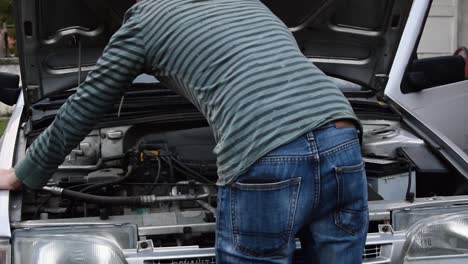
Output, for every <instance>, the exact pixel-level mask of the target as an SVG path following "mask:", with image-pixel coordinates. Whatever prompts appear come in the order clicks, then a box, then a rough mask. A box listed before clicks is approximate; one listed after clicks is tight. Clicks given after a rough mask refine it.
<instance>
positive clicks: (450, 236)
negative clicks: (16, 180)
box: [0, 0, 468, 264]
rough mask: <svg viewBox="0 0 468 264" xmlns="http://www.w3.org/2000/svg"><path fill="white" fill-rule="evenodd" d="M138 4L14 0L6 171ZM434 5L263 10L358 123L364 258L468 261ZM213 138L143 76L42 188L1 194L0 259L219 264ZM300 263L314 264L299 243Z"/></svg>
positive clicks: (460, 114)
mask: <svg viewBox="0 0 468 264" xmlns="http://www.w3.org/2000/svg"><path fill="white" fill-rule="evenodd" d="M133 2H134V1H131V0H125V1H123V0H122V1H111V0H99V1H91V0H69V1H61V0H37V1H33V0H17V1H16V12H17V42H18V50H19V52H20V54H21V57H20V63H21V75H22V84H23V85H22V86H23V87H22V89H19V88H18V87H17V86H18V78H17V77H16V76H11V75H0V99H1V100H2V101H4V102H7V103H10V104H14V103H16V108H15V111H14V113H13V115H12V117H11V119H10V122H9V124H8V127H7V129H6V131H5V134H4V136H3V141H2V142H1V145H0V146H1V149H0V166H1V167H2V168H10V167H12V166H14V165H15V163H16V162H17V161H18V160H21V158H22V157H24V154H25V151H26V149H27V148H28V146H29V145H30V144H31V142H32V141H34V139H35V138H36V137H37V136H38V135H39V134H40V133H41V132H42V131H43V130H44V129H45V128H46V127H47V126H48V125H49V124H50V123H51V122H52V120H53V119H54V116H55V113H56V112H57V110H58V108H59V107H60V106H61V105H62V104H63V103H64V102H65V100H66V99H67V98H68V96H70V95H71V94H73V92H74V89H75V88H76V86H77V84H78V82H79V80H80V81H83V80H84V78H85V77H86V74H87V72H89V71H90V70H92V69H93V67H94V63H95V62H96V60H97V58H98V57H99V55H100V54H101V52H102V49H103V47H104V46H105V44H106V43H107V41H108V39H109V37H110V36H111V35H112V32H114V31H115V30H116V29H117V28H118V27H119V25H120V24H121V21H122V17H123V14H124V12H125V10H126V9H127V8H128V7H129V6H131V5H132V3H133ZM431 2H432V1H430V0H413V1H411V0H379V1H376V0H337V1H330V0H314V1H312V0H307V1H306V0H298V1H292V2H291V1H286V2H285V1H279V0H278V1H276V0H275V1H273V0H271V1H265V4H266V5H268V6H269V7H270V8H271V9H272V11H273V12H275V13H276V14H277V15H278V16H279V17H280V18H281V19H282V20H283V21H284V22H285V23H286V24H287V25H288V26H289V28H290V30H291V32H293V34H294V36H295V37H296V39H297V41H298V45H299V47H300V48H301V49H302V51H303V53H304V55H306V56H307V57H309V58H310V60H311V61H313V62H314V63H316V65H317V66H318V67H320V68H321V69H322V70H323V71H324V72H325V73H326V74H328V75H329V76H330V77H331V78H333V80H334V81H335V82H336V83H337V85H338V86H339V87H340V88H341V89H342V91H343V93H344V94H345V95H346V97H347V98H348V99H349V101H350V103H351V105H352V106H353V108H354V110H355V112H356V114H357V115H358V116H359V117H360V118H361V120H362V123H363V126H364V135H363V142H362V150H363V156H364V159H365V162H366V170H367V174H368V187H369V188H368V189H369V212H370V223H369V234H368V238H367V245H366V249H365V252H364V253H363V262H364V263H375V264H377V263H379V264H380V263H428V264H430V263H467V262H468V233H467V230H468V154H467V153H468V107H467V106H466V102H467V101H468V81H467V76H465V66H466V61H465V58H463V57H461V56H458V55H454V56H444V57H436V58H426V59H418V58H417V56H416V48H417V46H418V42H419V39H420V36H421V34H422V31H423V28H424V24H425V20H426V18H427V15H428V12H429V8H430V5H431ZM213 147H214V140H213V137H212V134H211V130H210V129H209V128H208V127H207V124H206V122H205V121H204V119H203V117H202V116H201V114H200V113H198V111H197V110H196V109H195V108H194V107H193V106H192V105H191V104H190V103H188V102H187V101H186V100H185V99H184V98H183V97H181V96H179V95H177V94H175V93H174V92H172V91H171V90H170V87H165V86H164V85H162V84H161V83H159V82H158V81H157V80H156V79H154V78H150V77H149V76H145V75H142V76H139V77H138V78H137V79H136V80H135V82H134V84H133V85H132V87H130V88H129V89H128V91H127V92H126V94H125V96H124V97H123V98H122V100H121V101H120V102H116V105H115V107H114V111H113V112H111V113H108V114H106V115H105V116H104V117H103V119H102V120H101V121H100V122H99V123H98V125H97V126H96V127H95V129H94V130H93V131H92V132H91V133H90V134H89V135H88V136H87V137H86V138H85V139H84V140H83V141H82V142H81V143H80V145H79V146H77V148H76V149H74V150H73V151H72V152H71V153H70V155H69V156H68V157H67V158H66V160H65V162H64V163H63V164H62V165H61V166H60V167H59V169H58V171H57V172H56V173H55V174H54V175H53V177H52V178H51V180H50V181H49V182H48V184H47V186H46V187H45V188H44V189H43V190H29V189H27V188H24V189H23V190H22V191H19V192H7V191H1V192H0V263H1V264H3V263H6V264H10V263H15V264H19V263H21V264H23V263H25V264H36V263H41V264H42V263H103V264H105V263H106V264H107V263H135V264H136V263H141V264H143V263H145V264H146V263H214V249H213V245H214V239H215V234H214V230H215V222H216V219H215V214H214V212H215V210H216V186H214V185H213V182H215V181H216V163H215V157H214V155H213V154H212V153H211V150H212V148H213ZM297 245H298V251H297V255H296V256H295V259H294V263H304V262H303V260H302V258H301V252H300V243H299V242H298V243H297Z"/></svg>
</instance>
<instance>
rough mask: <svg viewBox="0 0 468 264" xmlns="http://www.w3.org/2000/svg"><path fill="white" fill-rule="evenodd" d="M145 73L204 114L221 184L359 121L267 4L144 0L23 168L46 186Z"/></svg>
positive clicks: (26, 176) (23, 175) (25, 176)
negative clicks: (325, 128) (301, 141)
mask: <svg viewBox="0 0 468 264" xmlns="http://www.w3.org/2000/svg"><path fill="white" fill-rule="evenodd" d="M142 72H147V73H151V74H153V75H154V76H155V77H156V78H157V79H159V80H160V81H162V82H163V83H166V84H167V85H168V86H169V87H172V88H174V89H175V90H176V91H177V92H178V93H180V94H182V95H184V96H185V97H186V98H187V99H188V100H190V101H191V102H192V103H193V104H194V105H195V106H196V107H197V108H198V109H199V110H200V112H201V113H202V114H203V115H204V116H205V118H206V120H207V121H208V123H209V125H210V126H211V128H212V130H213V134H214V137H215V140H216V147H215V149H214V153H215V154H216V155H217V166H218V175H219V180H218V184H219V185H224V184H228V183H230V182H232V181H233V180H234V179H235V177H236V176H238V175H240V174H242V173H243V172H245V171H246V170H247V169H248V168H249V166H250V165H252V164H253V163H254V162H255V161H256V160H258V159H259V158H261V157H262V155H264V154H266V153H267V152H269V151H271V150H273V149H274V148H276V147H278V146H280V145H282V144H285V143H287V142H289V141H292V140H293V139H295V138H297V137H298V136H299V135H301V134H303V133H305V132H307V131H309V130H312V129H314V128H317V127H320V126H321V125H323V124H325V123H327V122H330V121H332V120H337V119H342V118H347V119H351V120H355V121H356V122H358V121H357V118H356V116H355V115H354V113H353V111H352V108H351V107H350V105H349V103H348V101H347V100H346V99H345V98H344V96H343V95H342V93H341V92H340V91H339V89H337V87H335V85H334V84H333V83H332V82H331V81H329V80H328V79H327V77H326V76H325V75H324V74H323V73H322V72H321V71H320V70H319V69H318V68H317V67H315V66H314V65H313V64H312V63H311V62H310V61H308V59H307V58H305V57H304V56H303V54H302V53H301V51H300V50H299V48H298V46H297V43H296V41H295V39H294V37H293V35H292V34H291V33H290V32H289V30H288V28H287V27H286V26H285V25H284V24H283V23H282V21H281V20H280V19H279V18H277V17H276V16H274V15H273V14H272V13H271V11H270V10H269V9H268V8H267V7H265V6H264V5H263V4H262V3H261V2H260V1H259V0H146V1H143V2H140V3H138V4H135V5H134V6H133V7H132V8H130V9H129V10H128V11H127V13H126V15H125V20H124V23H123V25H122V27H121V28H120V29H119V30H118V31H117V32H116V33H115V34H114V35H113V36H112V38H111V40H110V41H109V44H108V45H107V47H106V48H105V50H104V52H103V55H102V57H101V58H100V59H99V60H98V61H97V64H96V69H95V70H93V71H92V72H90V73H89V74H88V76H87V79H86V81H85V82H84V83H83V84H82V85H81V87H80V88H79V89H78V91H77V92H76V94H74V95H73V96H71V97H70V98H69V99H68V100H67V102H66V103H65V104H64V105H63V106H62V107H61V109H60V110H59V111H58V113H57V116H56V118H55V120H54V122H53V123H52V124H51V125H50V126H49V127H48V128H47V130H46V131H45V132H44V133H42V134H41V135H40V136H39V137H38V138H37V139H36V140H35V141H34V143H33V144H32V145H31V146H30V147H29V149H28V152H27V155H26V157H25V159H24V160H22V161H21V162H19V163H18V164H17V166H16V167H15V171H16V174H17V176H18V178H20V179H21V180H22V181H23V182H24V183H25V184H26V185H28V186H29V187H32V188H39V187H41V186H42V185H44V184H45V183H46V182H47V180H48V179H49V178H50V176H51V175H52V174H53V172H54V171H55V170H56V169H57V167H58V166H59V165H60V164H61V163H62V162H63V160H64V158H65V156H66V155H67V154H68V153H69V152H70V151H71V150H72V149H73V148H74V147H76V146H77V144H78V143H79V142H80V141H81V140H82V139H83V138H84V137H85V136H86V135H87V134H88V133H89V132H90V131H91V130H92V128H93V126H94V125H95V124H96V122H98V120H99V117H100V116H102V115H103V113H104V112H106V111H108V110H110V109H111V108H112V105H113V103H114V102H115V101H116V100H118V99H119V98H120V97H121V95H122V93H123V92H124V90H125V87H127V86H128V85H130V84H131V82H132V81H133V80H134V78H135V77H136V76H137V75H139V74H140V73H142Z"/></svg>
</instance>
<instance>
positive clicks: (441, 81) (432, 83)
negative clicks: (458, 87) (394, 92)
mask: <svg viewBox="0 0 468 264" xmlns="http://www.w3.org/2000/svg"><path fill="white" fill-rule="evenodd" d="M464 80H466V77H465V59H464V58H463V57H462V56H459V55H454V56H441V57H434V58H425V59H417V60H414V61H413V62H412V63H411V64H410V65H409V66H408V69H407V72H406V75H405V80H404V84H403V85H402V88H401V90H402V92H403V93H412V92H419V91H422V90H424V89H428V88H432V87H436V86H441V85H446V84H450V83H456V82H461V81H464Z"/></svg>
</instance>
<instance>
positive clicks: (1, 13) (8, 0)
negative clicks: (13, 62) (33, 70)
mask: <svg viewBox="0 0 468 264" xmlns="http://www.w3.org/2000/svg"><path fill="white" fill-rule="evenodd" d="M0 23H1V24H0V27H3V23H5V24H6V25H7V26H8V27H7V34H8V40H7V41H8V44H9V45H8V54H11V55H13V56H14V55H15V54H16V45H15V42H16V31H15V29H14V27H12V26H14V23H15V19H14V17H13V0H0Z"/></svg>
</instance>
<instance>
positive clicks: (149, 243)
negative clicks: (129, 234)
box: [137, 239, 154, 252]
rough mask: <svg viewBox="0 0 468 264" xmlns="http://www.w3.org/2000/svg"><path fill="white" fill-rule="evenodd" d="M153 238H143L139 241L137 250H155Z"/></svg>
mask: <svg viewBox="0 0 468 264" xmlns="http://www.w3.org/2000/svg"><path fill="white" fill-rule="evenodd" d="M153 248H154V246H153V240H151V239H148V240H142V241H138V245H137V252H146V251H150V252H152V251H153Z"/></svg>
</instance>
